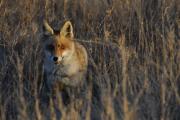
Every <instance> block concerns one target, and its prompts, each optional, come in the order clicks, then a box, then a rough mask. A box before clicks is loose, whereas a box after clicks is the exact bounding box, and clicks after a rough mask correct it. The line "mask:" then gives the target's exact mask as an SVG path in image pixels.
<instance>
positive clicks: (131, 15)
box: [0, 0, 180, 120]
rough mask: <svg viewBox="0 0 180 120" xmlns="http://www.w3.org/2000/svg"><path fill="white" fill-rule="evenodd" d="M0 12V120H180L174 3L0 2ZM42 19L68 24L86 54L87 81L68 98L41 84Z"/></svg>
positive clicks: (179, 27) (179, 45)
mask: <svg viewBox="0 0 180 120" xmlns="http://www.w3.org/2000/svg"><path fill="white" fill-rule="evenodd" d="M0 13H1V16H0V119H2V120H16V119H19V120H36V119H37V120H45V119H49V120H56V119H59V118H61V119H62V120H80V119H82V120H91V119H92V120H100V119H102V120H179V119H180V114H179V113H180V2H179V1H178V0H148V1H147V0H98V1H97V0H72V1H70V0H45V1H43V0H26V1H24V2H22V1H20V0H14V1H10V0H1V1H0ZM43 19H47V20H48V21H49V22H50V24H51V25H52V26H53V27H54V28H55V29H58V28H60V27H61V25H62V24H63V22H64V21H65V20H71V21H72V23H73V26H74V29H75V30H74V31H75V37H76V38H77V41H79V42H81V43H82V44H83V45H84V46H85V47H86V48H87V50H88V54H89V69H88V75H87V80H86V82H85V84H84V86H82V88H79V89H72V88H70V89H69V88H68V90H67V91H68V94H69V95H70V96H69V98H67V96H66V95H64V94H65V93H63V92H58V93H57V95H56V97H55V98H54V97H53V98H52V97H50V96H49V94H50V92H49V91H48V89H47V88H46V86H45V85H44V75H43V70H42V57H41V41H40V39H41V38H40V37H41V34H42V21H43ZM62 96H63V97H62ZM67 99H68V100H69V101H67ZM64 101H65V102H68V104H67V105H66V104H64Z"/></svg>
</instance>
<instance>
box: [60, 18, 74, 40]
mask: <svg viewBox="0 0 180 120" xmlns="http://www.w3.org/2000/svg"><path fill="white" fill-rule="evenodd" d="M60 34H61V35H63V36H65V37H67V38H73V37H74V34H73V27H72V24H71V22H70V21H67V22H66V23H65V24H64V26H63V27H62V29H61V32H60Z"/></svg>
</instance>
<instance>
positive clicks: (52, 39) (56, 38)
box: [46, 35, 72, 44]
mask: <svg viewBox="0 0 180 120" xmlns="http://www.w3.org/2000/svg"><path fill="white" fill-rule="evenodd" d="M71 42H72V40H71V39H68V38H66V37H64V36H61V35H52V36H49V37H48V38H47V39H46V44H70V43H71Z"/></svg>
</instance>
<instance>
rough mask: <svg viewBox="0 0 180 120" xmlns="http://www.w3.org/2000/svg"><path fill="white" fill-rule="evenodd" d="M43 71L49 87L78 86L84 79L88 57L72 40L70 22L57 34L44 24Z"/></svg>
mask: <svg viewBox="0 0 180 120" xmlns="http://www.w3.org/2000/svg"><path fill="white" fill-rule="evenodd" d="M43 39H44V40H43V53H44V61H43V64H44V71H45V75H46V77H47V84H48V86H51V87H57V86H60V87H62V86H74V87H76V86H78V85H80V84H81V83H82V82H83V80H84V79H85V74H86V71H87V65H88V57H87V51H86V49H85V48H84V46H83V45H81V44H80V43H78V42H77V41H75V40H74V34H73V27H72V24H71V22H70V21H67V22H65V24H64V25H63V27H62V28H61V29H60V31H59V32H57V31H54V30H53V29H52V28H51V27H50V26H49V25H48V23H47V22H44V38H43Z"/></svg>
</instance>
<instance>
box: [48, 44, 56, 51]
mask: <svg viewBox="0 0 180 120" xmlns="http://www.w3.org/2000/svg"><path fill="white" fill-rule="evenodd" d="M46 49H47V50H54V45H52V44H50V45H48V46H47V47H46Z"/></svg>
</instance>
